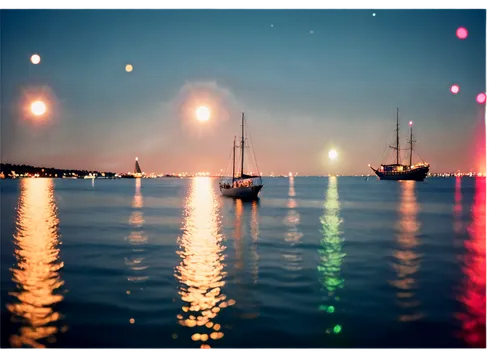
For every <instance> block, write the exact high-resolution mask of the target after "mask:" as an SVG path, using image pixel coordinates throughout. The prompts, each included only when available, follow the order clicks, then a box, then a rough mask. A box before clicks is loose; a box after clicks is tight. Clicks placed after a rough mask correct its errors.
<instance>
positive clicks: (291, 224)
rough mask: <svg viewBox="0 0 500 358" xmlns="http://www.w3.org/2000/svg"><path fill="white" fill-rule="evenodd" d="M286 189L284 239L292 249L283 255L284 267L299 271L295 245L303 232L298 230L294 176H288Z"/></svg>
mask: <svg viewBox="0 0 500 358" xmlns="http://www.w3.org/2000/svg"><path fill="white" fill-rule="evenodd" d="M288 180H289V189H288V214H287V216H286V218H285V226H286V227H287V228H288V230H287V232H286V234H285V241H286V242H287V243H288V244H289V245H290V246H291V247H290V248H291V249H292V250H293V251H290V252H286V253H284V254H283V257H284V258H285V260H286V261H287V265H286V266H285V269H287V270H290V271H300V270H301V269H302V256H301V254H300V251H299V249H298V248H297V247H296V246H297V245H298V244H300V239H301V238H302V236H303V234H302V233H301V232H300V231H299V230H298V228H297V226H298V225H299V224H300V214H299V213H298V212H297V210H296V208H297V201H296V200H295V178H294V177H293V176H290V177H289V178H288Z"/></svg>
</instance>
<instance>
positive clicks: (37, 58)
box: [31, 53, 42, 65]
mask: <svg viewBox="0 0 500 358" xmlns="http://www.w3.org/2000/svg"><path fill="white" fill-rule="evenodd" d="M41 60H42V59H41V57H40V55H37V54H36V53H35V54H33V55H31V63H32V64H34V65H38V64H39V63H40V61H41Z"/></svg>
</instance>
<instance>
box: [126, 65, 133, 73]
mask: <svg viewBox="0 0 500 358" xmlns="http://www.w3.org/2000/svg"><path fill="white" fill-rule="evenodd" d="M133 69H134V67H133V66H132V65H131V64H128V65H127V66H125V71H127V72H132V70H133Z"/></svg>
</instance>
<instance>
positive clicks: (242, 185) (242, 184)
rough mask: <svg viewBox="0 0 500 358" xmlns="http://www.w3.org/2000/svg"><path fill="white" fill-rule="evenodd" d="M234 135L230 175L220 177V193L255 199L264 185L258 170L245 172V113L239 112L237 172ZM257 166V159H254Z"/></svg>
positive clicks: (233, 196)
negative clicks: (239, 132) (238, 161)
mask: <svg viewBox="0 0 500 358" xmlns="http://www.w3.org/2000/svg"><path fill="white" fill-rule="evenodd" d="M236 148H237V146H236V137H235V138H234V140H233V150H232V175H231V176H230V177H229V176H226V177H221V179H220V181H219V188H220V191H221V194H222V195H224V196H228V197H232V198H241V199H256V198H258V195H259V192H260V190H261V189H262V187H263V186H264V185H263V184H262V177H261V176H260V173H259V172H258V168H257V174H256V175H255V174H253V173H250V174H248V173H247V174H245V114H244V113H242V114H241V141H240V146H239V148H240V149H241V151H240V158H241V162H240V163H239V164H240V165H239V172H238V173H236V169H237V167H236ZM255 165H256V166H257V160H255Z"/></svg>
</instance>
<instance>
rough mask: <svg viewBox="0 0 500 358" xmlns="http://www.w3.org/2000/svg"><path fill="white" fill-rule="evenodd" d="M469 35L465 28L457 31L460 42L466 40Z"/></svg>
mask: <svg viewBox="0 0 500 358" xmlns="http://www.w3.org/2000/svg"><path fill="white" fill-rule="evenodd" d="M468 35H469V32H468V31H467V29H466V28H465V27H459V28H458V29H457V37H458V38H459V39H460V40H465V39H466V38H467V36H468Z"/></svg>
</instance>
